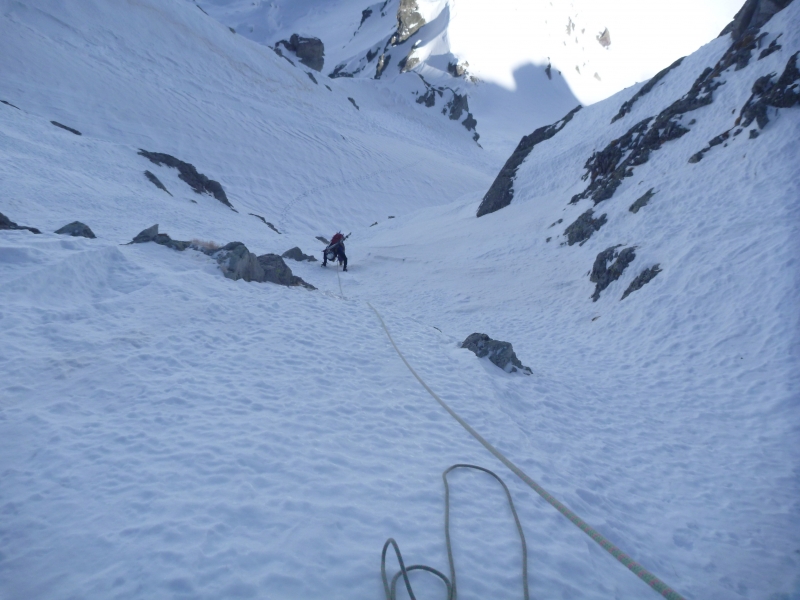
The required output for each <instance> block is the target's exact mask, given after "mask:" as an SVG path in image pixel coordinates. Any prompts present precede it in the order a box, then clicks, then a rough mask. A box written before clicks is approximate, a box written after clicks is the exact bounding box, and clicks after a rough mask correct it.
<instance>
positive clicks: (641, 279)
mask: <svg viewBox="0 0 800 600" xmlns="http://www.w3.org/2000/svg"><path fill="white" fill-rule="evenodd" d="M659 273H661V266H660V265H653V266H652V267H650V268H649V269H645V270H644V271H642V272H641V273H639V274H638V275H637V276H636V277H635V278H634V280H633V281H631V284H630V285H629V286H628V289H626V290H625V293H624V294H622V298H620V300H625V298H627V297H628V296H629V295H630V294H631V293H632V292H635V291H636V290H640V289H642V288H643V287H644V286H645V284H647V283H650V282H651V281H652V280H653V278H654V277H655V276H656V275H658V274H659Z"/></svg>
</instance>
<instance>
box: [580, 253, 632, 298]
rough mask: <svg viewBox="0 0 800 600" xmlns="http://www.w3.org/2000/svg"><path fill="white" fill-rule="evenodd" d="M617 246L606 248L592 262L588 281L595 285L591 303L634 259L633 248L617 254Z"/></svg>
mask: <svg viewBox="0 0 800 600" xmlns="http://www.w3.org/2000/svg"><path fill="white" fill-rule="evenodd" d="M617 248H619V246H611V247H610V248H606V249H605V250H603V251H602V252H601V253H600V254H598V255H597V258H596V259H595V261H594V265H593V266H592V272H591V275H590V276H589V281H591V282H592V283H594V284H595V288H594V294H592V301H594V302H597V300H598V299H599V298H600V292H602V291H603V290H604V289H606V288H607V287H608V286H609V285H611V283H612V282H613V281H616V280H617V279H619V278H620V276H621V275H622V273H623V271H625V269H627V268H628V265H630V264H631V263H632V262H633V259H634V258H636V252H634V248H625V249H624V250H622V251H621V252H617Z"/></svg>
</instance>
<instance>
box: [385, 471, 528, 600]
mask: <svg viewBox="0 0 800 600" xmlns="http://www.w3.org/2000/svg"><path fill="white" fill-rule="evenodd" d="M456 469H475V470H477V471H483V472H484V473H488V474H489V475H491V476H492V477H494V478H495V479H496V480H497V481H498V482H499V483H500V485H502V486H503V490H504V491H505V493H506V499H507V500H508V506H509V507H510V508H511V514H512V515H514V522H515V523H516V525H517V532H518V533H519V541H520V544H521V545H522V591H523V595H524V598H525V600H529V598H530V595H529V594H528V545H527V544H526V543H525V534H524V533H523V531H522V523H520V520H519V515H517V509H516V508H514V500H512V499H511V492H510V491H509V490H508V486H507V485H506V484H505V482H503V480H502V479H500V477H498V475H497V474H496V473H493V472H492V471H490V470H489V469H484V468H483V467H479V466H477V465H466V464H458V465H453V466H452V467H450V468H449V469H446V470H445V471H444V473H442V480H443V481H444V536H445V541H446V544H447V561H448V562H449V563H450V578H449V579H448V578H447V576H446V575H445V574H444V573H442V572H441V571H437V570H436V569H434V568H433V567H428V566H426V565H412V566H410V567H406V566H405V563H404V562H403V555H402V554H400V547H399V546H398V545H397V542H396V541H394V539H393V538H389V539H388V540H386V543H385V544H384V545H383V552H382V553H381V578H382V579H383V590H384V592H385V593H386V600H397V589H396V588H397V580H398V579H400V577H402V578H403V581H404V582H405V584H406V590H408V595H409V597H410V598H411V600H416V597H415V596H414V592H413V591H412V589H411V582H410V581H409V579H408V573H409V572H410V571H427V572H428V573H433V574H434V575H436V576H437V577H438V578H439V579H441V580H442V581H443V582H444V584H445V586H447V600H456V597H457V595H458V592H457V589H456V566H455V561H454V560H453V547H452V545H451V542H450V486H449V485H448V483H447V475H448V473H450V472H451V471H454V470H456ZM390 545H391V546H392V547H393V548H394V552H395V555H396V556H397V562H398V563H400V570H399V571H398V572H397V573H396V574H395V576H394V577H392V581H391V583H390V582H389V578H388V577H387V576H386V551H387V550H388V549H389V546H390Z"/></svg>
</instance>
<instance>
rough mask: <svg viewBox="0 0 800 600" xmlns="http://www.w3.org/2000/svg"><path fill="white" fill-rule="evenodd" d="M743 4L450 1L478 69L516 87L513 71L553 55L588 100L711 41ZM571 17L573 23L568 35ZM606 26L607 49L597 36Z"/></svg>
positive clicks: (726, 0) (463, 44)
mask: <svg viewBox="0 0 800 600" xmlns="http://www.w3.org/2000/svg"><path fill="white" fill-rule="evenodd" d="M421 1H424V0H421ZM430 1H431V2H435V1H436V0H430ZM437 3H438V2H437ZM741 5H742V1H741V0H711V1H709V0H707V1H697V0H670V1H664V0H648V1H647V2H640V1H636V0H607V1H604V2H597V1H595V0H571V1H568V2H567V1H562V2H558V1H557V0H556V1H553V2H550V1H549V0H528V1H526V2H519V1H515V0H496V1H495V2H492V3H491V5H488V4H487V3H485V2H481V1H480V0H452V2H451V12H452V22H451V27H450V31H449V38H450V39H449V41H450V46H451V49H452V51H453V52H454V53H455V54H456V55H457V56H459V57H463V59H464V60H467V61H468V62H469V63H470V67H471V70H472V71H473V73H475V74H476V75H478V77H480V78H481V79H483V80H485V81H491V82H494V83H498V84H500V85H503V86H504V87H506V88H508V89H514V88H515V85H516V84H515V81H514V75H513V73H514V70H515V69H517V68H518V67H520V66H522V65H524V64H527V63H531V62H533V63H535V64H547V62H548V59H549V60H551V61H552V63H553V66H554V67H556V68H557V69H559V70H561V71H563V72H564V75H565V77H567V80H568V82H569V84H570V87H572V89H573V92H574V93H575V95H576V96H578V98H579V99H580V100H581V101H582V102H583V103H585V104H590V103H593V102H597V101H599V100H601V99H603V98H606V97H608V96H610V95H612V94H613V93H615V92H617V91H619V90H621V89H623V88H625V87H629V86H631V85H633V84H635V83H636V82H638V81H644V80H646V79H649V78H650V77H652V76H653V75H654V74H655V73H657V72H658V71H660V70H661V69H663V68H664V67H666V66H668V65H669V64H671V63H672V62H674V61H675V60H676V59H678V58H680V57H681V56H686V55H688V54H691V53H692V52H694V51H695V50H697V49H698V48H700V47H701V46H703V45H704V44H706V43H708V42H710V41H711V40H712V39H714V38H715V37H717V36H718V35H719V32H720V31H721V30H722V29H723V28H724V27H725V25H727V24H728V23H729V22H730V20H731V19H732V18H733V16H734V15H735V14H736V12H737V11H738V10H739V8H740V7H741ZM570 20H571V22H572V23H574V25H575V27H574V29H571V32H570V34H569V35H567V26H568V24H569V23H570ZM606 27H607V28H608V30H609V32H610V34H611V45H610V47H609V48H608V49H605V48H603V47H602V46H601V45H600V44H599V43H598V42H597V40H596V36H597V35H598V34H599V33H601V32H602V31H603V30H604V29H605V28H606ZM576 66H577V67H578V69H579V70H580V73H579V72H578V71H577V70H576V69H575V67H576ZM595 73H597V75H598V76H599V78H600V79H599V80H598V79H597V78H596V77H595Z"/></svg>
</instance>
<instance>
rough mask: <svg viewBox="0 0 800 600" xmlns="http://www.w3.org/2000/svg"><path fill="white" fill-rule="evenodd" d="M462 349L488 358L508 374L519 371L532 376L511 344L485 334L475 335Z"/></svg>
mask: <svg viewBox="0 0 800 600" xmlns="http://www.w3.org/2000/svg"><path fill="white" fill-rule="evenodd" d="M461 347H462V348H466V349H467V350H470V351H471V352H474V353H475V355H476V356H477V357H478V358H486V357H488V358H489V360H490V361H492V362H493V363H494V364H495V365H497V366H498V367H500V368H501V369H503V370H504V371H505V372H506V373H516V372H517V369H519V370H521V371H522V372H523V373H525V374H527V375H530V374H531V370H530V368H528V367H526V366H525V365H523V364H522V363H521V362H520V361H519V359H518V358H517V355H516V354H515V353H514V348H513V347H512V346H511V343H510V342H501V341H499V340H493V339H492V338H490V337H489V336H488V335H486V334H485V333H473V334H471V335H469V336H467V339H465V340H464V341H463V342H462V343H461Z"/></svg>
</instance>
